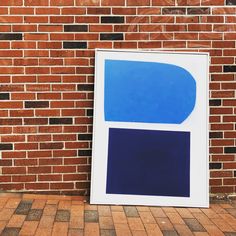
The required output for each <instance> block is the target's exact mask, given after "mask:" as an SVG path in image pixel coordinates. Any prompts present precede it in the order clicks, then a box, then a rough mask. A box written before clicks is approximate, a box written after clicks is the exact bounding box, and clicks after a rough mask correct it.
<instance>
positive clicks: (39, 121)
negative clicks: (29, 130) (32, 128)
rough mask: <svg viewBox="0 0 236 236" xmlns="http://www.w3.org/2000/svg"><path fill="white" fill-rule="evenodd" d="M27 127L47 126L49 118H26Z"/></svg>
mask: <svg viewBox="0 0 236 236" xmlns="http://www.w3.org/2000/svg"><path fill="white" fill-rule="evenodd" d="M24 124H25V125H47V124H48V118H25V119H24Z"/></svg>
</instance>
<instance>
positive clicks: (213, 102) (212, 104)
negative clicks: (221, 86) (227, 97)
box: [209, 99, 221, 106]
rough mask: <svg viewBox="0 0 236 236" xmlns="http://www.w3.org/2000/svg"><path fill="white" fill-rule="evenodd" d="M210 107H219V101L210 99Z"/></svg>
mask: <svg viewBox="0 0 236 236" xmlns="http://www.w3.org/2000/svg"><path fill="white" fill-rule="evenodd" d="M209 105H210V106H221V100H220V99H212V100H210V101H209Z"/></svg>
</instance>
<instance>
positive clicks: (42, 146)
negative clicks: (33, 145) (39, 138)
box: [40, 143, 63, 149]
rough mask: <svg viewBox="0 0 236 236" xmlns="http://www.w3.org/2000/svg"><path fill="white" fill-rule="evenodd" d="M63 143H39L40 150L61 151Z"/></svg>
mask: <svg viewBox="0 0 236 236" xmlns="http://www.w3.org/2000/svg"><path fill="white" fill-rule="evenodd" d="M62 148H63V143H40V149H62Z"/></svg>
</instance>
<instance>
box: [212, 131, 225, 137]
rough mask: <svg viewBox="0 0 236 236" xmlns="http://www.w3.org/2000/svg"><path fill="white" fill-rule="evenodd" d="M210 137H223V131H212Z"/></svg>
mask: <svg viewBox="0 0 236 236" xmlns="http://www.w3.org/2000/svg"><path fill="white" fill-rule="evenodd" d="M209 138H223V133H222V132H210V134H209Z"/></svg>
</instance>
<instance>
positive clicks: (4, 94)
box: [0, 93, 10, 100]
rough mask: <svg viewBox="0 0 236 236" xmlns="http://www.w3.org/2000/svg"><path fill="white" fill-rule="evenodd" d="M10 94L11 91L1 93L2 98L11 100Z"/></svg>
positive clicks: (0, 98) (0, 97)
mask: <svg viewBox="0 0 236 236" xmlns="http://www.w3.org/2000/svg"><path fill="white" fill-rule="evenodd" d="M9 99H10V95H9V93H0V100H9Z"/></svg>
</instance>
